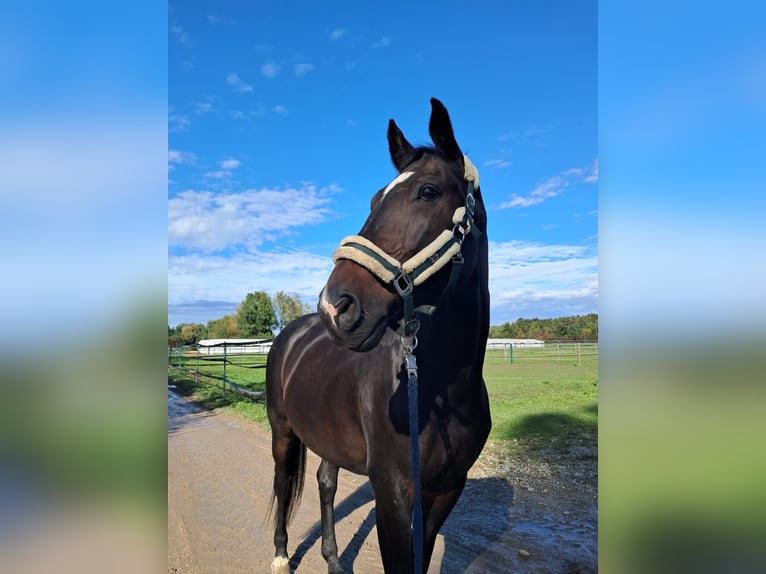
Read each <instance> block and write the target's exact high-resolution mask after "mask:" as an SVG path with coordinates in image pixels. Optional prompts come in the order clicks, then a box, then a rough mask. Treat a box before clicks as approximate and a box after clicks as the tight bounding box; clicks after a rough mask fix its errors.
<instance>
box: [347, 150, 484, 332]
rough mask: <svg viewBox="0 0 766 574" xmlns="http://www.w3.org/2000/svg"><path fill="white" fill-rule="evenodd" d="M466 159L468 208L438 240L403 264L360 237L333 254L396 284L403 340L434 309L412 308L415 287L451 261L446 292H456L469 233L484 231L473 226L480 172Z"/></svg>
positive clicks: (458, 213)
mask: <svg viewBox="0 0 766 574" xmlns="http://www.w3.org/2000/svg"><path fill="white" fill-rule="evenodd" d="M463 160H464V163H465V179H466V181H467V182H468V190H467V192H466V197H465V205H463V206H460V207H458V208H457V209H456V210H455V212H454V213H453V214H452V228H451V229H445V230H444V231H442V232H441V233H440V234H439V235H438V236H437V237H436V239H434V240H433V241H432V242H431V243H429V244H428V245H426V246H425V247H424V248H423V249H421V250H420V251H418V252H417V253H416V254H415V255H413V256H412V257H410V258H409V259H408V260H407V261H405V262H404V263H400V262H399V261H398V260H397V259H395V258H394V257H391V256H390V255H389V254H388V253H386V252H385V251H383V250H382V249H381V248H380V247H378V246H377V245H375V244H374V243H373V242H372V241H370V240H369V239H367V238H366V237H362V236H361V235H350V236H348V237H346V238H345V239H343V240H342V241H341V242H340V247H338V249H336V250H335V253H333V261H334V262H336V263H337V262H338V261H339V260H341V259H348V260H350V261H353V262H354V263H357V264H358V265H361V266H362V267H364V268H365V269H367V270H368V271H369V272H370V273H372V274H373V275H375V276H376V277H377V278H378V279H380V280H381V281H382V282H383V283H384V284H392V285H393V287H394V289H395V290H396V292H397V293H398V294H399V296H400V297H401V298H402V299H403V300H404V318H403V320H402V326H401V327H400V329H399V334H400V335H402V336H403V337H414V336H415V333H416V331H417V326H416V325H415V324H413V323H417V319H416V314H417V313H426V314H430V313H432V312H433V310H434V307H433V306H430V305H421V306H420V307H417V308H414V307H413V296H414V288H415V287H417V286H418V285H421V284H422V283H424V282H425V281H426V280H427V279H428V278H430V277H431V276H433V275H434V274H435V273H436V272H437V271H439V270H440V269H442V268H443V267H444V266H446V265H447V263H449V262H450V261H452V273H451V274H450V280H449V283H447V287H446V289H445V291H444V292H445V293H446V292H448V291H451V290H452V289H454V288H455V287H456V286H457V282H458V279H459V277H460V272H461V270H462V266H463V255H462V252H461V247H462V245H463V241H464V240H465V238H466V236H467V235H468V233H469V232H470V233H471V234H473V235H474V236H476V237H478V236H480V235H481V231H479V229H478V228H477V227H476V225H475V223H474V210H475V208H476V199H475V198H474V195H473V191H474V186H478V182H479V172H478V171H477V169H476V168H475V167H474V165H473V164H472V163H471V160H469V159H468V157H467V156H463Z"/></svg>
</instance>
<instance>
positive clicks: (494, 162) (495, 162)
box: [484, 159, 511, 168]
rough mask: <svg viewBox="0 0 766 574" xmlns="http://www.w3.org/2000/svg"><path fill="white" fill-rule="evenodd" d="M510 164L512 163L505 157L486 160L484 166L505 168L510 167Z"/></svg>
mask: <svg viewBox="0 0 766 574" xmlns="http://www.w3.org/2000/svg"><path fill="white" fill-rule="evenodd" d="M509 165H511V162H509V161H507V160H504V159H491V160H489V161H485V162H484V167H496V168H503V167H508V166H509Z"/></svg>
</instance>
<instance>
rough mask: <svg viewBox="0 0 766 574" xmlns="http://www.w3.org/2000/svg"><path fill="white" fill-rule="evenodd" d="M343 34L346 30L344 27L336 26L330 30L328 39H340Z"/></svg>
mask: <svg viewBox="0 0 766 574" xmlns="http://www.w3.org/2000/svg"><path fill="white" fill-rule="evenodd" d="M345 35H346V30H345V29H343V28H336V29H335V30H333V31H332V32H330V40H331V41H333V42H334V41H335V40H340V39H341V38H342V37H343V36H345Z"/></svg>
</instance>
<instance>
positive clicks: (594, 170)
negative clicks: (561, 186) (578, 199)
mask: <svg viewBox="0 0 766 574" xmlns="http://www.w3.org/2000/svg"><path fill="white" fill-rule="evenodd" d="M583 181H587V182H588V183H598V158H596V159H594V160H593V165H591V166H590V173H588V175H586V176H585V179H584V180H583Z"/></svg>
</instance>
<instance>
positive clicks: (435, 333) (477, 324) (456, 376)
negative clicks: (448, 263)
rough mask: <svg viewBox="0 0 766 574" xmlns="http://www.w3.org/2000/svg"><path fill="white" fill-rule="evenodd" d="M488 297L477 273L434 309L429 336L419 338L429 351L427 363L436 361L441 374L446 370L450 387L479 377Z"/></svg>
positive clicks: (485, 333) (445, 373) (487, 318)
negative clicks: (447, 367)
mask: <svg viewBox="0 0 766 574" xmlns="http://www.w3.org/2000/svg"><path fill="white" fill-rule="evenodd" d="M488 297H489V294H488V292H487V289H486V283H485V278H484V277H483V275H482V270H481V269H478V270H476V272H475V274H474V276H472V277H471V278H470V280H469V281H468V283H467V284H466V285H465V286H464V287H463V288H461V289H459V290H457V291H456V292H455V293H453V294H451V295H450V297H449V299H448V300H446V301H444V302H443V304H441V305H437V310H436V311H435V312H434V316H433V319H432V321H430V323H429V327H430V328H429V329H428V332H427V333H425V332H424V333H422V334H419V335H418V338H419V339H420V340H421V341H422V342H423V344H424V346H427V347H428V348H429V349H430V350H431V352H430V353H429V354H428V355H429V359H428V360H427V361H426V363H430V362H431V361H438V362H439V363H440V366H441V367H442V368H440V369H439V371H441V372H444V371H443V368H444V367H446V366H449V369H448V371H447V372H444V375H445V376H446V377H447V378H448V379H450V380H449V381H448V382H449V384H460V383H461V382H465V383H466V384H470V382H471V381H470V380H474V379H476V377H477V375H480V374H481V370H482V363H483V360H484V351H485V348H486V338H487V330H488V328H489V300H488ZM426 338H427V342H426ZM424 366H425V365H424ZM469 379H470V380H469Z"/></svg>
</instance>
